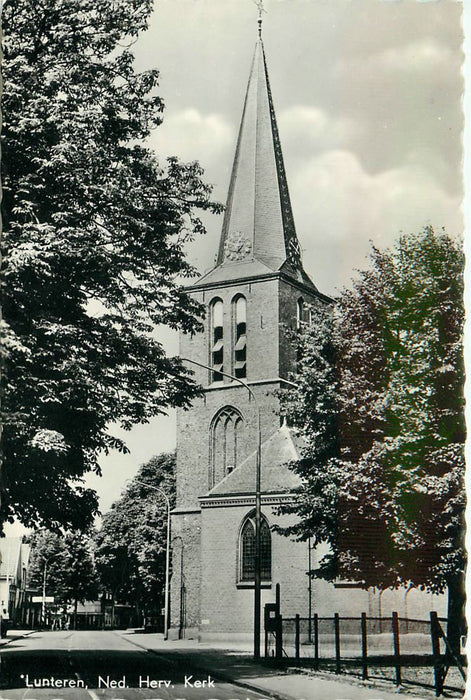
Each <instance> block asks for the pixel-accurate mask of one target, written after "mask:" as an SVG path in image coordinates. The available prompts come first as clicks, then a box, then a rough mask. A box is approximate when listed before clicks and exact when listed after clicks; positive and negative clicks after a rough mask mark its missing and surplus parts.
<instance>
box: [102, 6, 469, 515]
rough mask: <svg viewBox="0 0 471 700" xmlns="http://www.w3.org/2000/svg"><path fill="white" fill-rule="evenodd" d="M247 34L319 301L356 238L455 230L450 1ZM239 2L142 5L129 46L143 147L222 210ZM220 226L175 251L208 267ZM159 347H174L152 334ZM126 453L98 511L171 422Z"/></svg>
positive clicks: (456, 87) (107, 479)
mask: <svg viewBox="0 0 471 700" xmlns="http://www.w3.org/2000/svg"><path fill="white" fill-rule="evenodd" d="M264 4H265V8H266V10H267V12H266V14H264V15H263V40H264V45H265V50H266V55H267V62H268V70H269V75H270V81H271V87H272V92H273V99H274V104H275V110H276V113H277V119H278V126H279V131H280V137H281V143H282V148H283V153H284V158H285V166H286V170H287V175H288V182H289V186H290V194H291V200H292V205H293V211H294V217H295V222H296V228H297V232H298V236H299V239H300V242H301V246H302V249H303V258H304V266H305V268H306V270H307V271H308V272H309V274H310V276H311V277H312V279H313V281H314V282H315V284H316V285H317V286H318V288H319V289H320V290H321V291H322V292H325V293H327V294H335V291H336V289H339V288H340V287H342V286H343V285H344V284H348V282H349V280H350V279H351V277H352V275H353V274H354V270H355V268H362V267H364V266H365V265H366V257H367V255H368V250H369V246H370V240H371V241H373V242H374V243H375V244H377V245H379V246H380V247H381V246H387V245H390V244H391V243H393V242H394V240H395V239H396V238H397V236H398V235H399V233H400V232H401V231H404V232H409V231H417V230H419V229H421V228H422V227H423V226H424V225H426V224H428V223H432V224H433V225H434V226H435V227H437V228H439V227H442V226H445V227H446V229H447V230H448V231H449V232H450V233H454V234H460V233H461V231H462V226H463V225H462V217H461V213H460V202H461V199H462V182H461V157H462V154H461V131H462V116H461V104H460V102H461V94H462V89H463V88H462V78H461V74H460V68H461V64H462V60H463V57H462V53H461V43H462V36H461V29H460V14H461V5H460V4H459V3H456V2H454V1H452V0H441V1H440V2H433V1H428V2H427V1H424V2H419V1H418V0H417V1H416V0H402V1H401V0H383V1H381V0H354V1H351V0H265V3H264ZM256 38H257V9H256V7H255V5H254V2H253V0H158V2H156V9H155V13H154V16H153V19H152V23H151V26H150V29H149V31H148V33H147V34H146V35H144V36H143V37H142V38H141V39H140V40H139V41H138V42H137V43H136V45H135V47H134V50H135V54H136V57H137V65H138V67H139V68H140V69H147V68H157V69H158V70H159V71H160V91H159V92H160V94H161V95H162V96H163V98H164V100H165V104H166V110H165V118H164V124H163V125H162V126H161V127H159V128H158V129H157V130H156V131H155V133H154V135H153V137H152V140H151V145H152V146H153V147H154V148H155V149H156V151H157V152H158V153H159V154H161V155H178V156H180V157H181V158H182V159H185V160H193V159H197V160H199V161H200V163H201V164H202V165H203V167H204V168H205V171H206V180H207V181H209V182H211V183H213V184H214V196H215V198H216V199H218V200H220V201H225V198H226V192H227V187H228V181H229V175H230V169H231V166H232V158H233V152H234V148H235V140H236V136H237V130H238V126H239V120H240V116H241V111H242V102H243V98H244V93H245V88H246V84H247V79H248V74H249V69H250V63H251V59H252V54H253V49H254V44H255V41H256ZM221 224H222V218H221V217H219V218H218V217H213V218H212V219H211V220H208V221H207V227H208V233H207V236H206V237H205V238H204V239H200V240H198V241H197V242H196V243H195V244H193V245H192V246H191V247H190V249H189V251H188V253H189V256H190V258H191V260H192V262H193V263H194V264H195V265H196V266H197V267H198V269H199V270H200V271H201V272H203V271H205V270H207V269H208V268H210V267H211V266H212V263H213V260H214V255H215V253H216V250H217V242H218V237H219V233H220V228H221ZM162 340H163V341H164V342H165V343H166V346H167V347H168V349H169V351H170V352H177V343H176V338H175V336H174V335H172V334H164V335H163V336H162ZM128 440H129V445H130V447H131V449H132V453H131V455H128V456H125V457H123V456H112V457H109V458H107V459H106V460H103V469H104V476H103V478H102V479H101V480H98V479H91V480H90V483H91V484H92V485H93V486H94V487H95V488H97V490H98V491H99V493H100V495H101V497H102V500H101V503H102V510H103V511H106V510H107V509H108V508H109V506H110V504H111V502H112V501H113V500H114V499H115V498H117V497H118V496H119V493H120V490H121V488H122V486H123V482H124V480H125V479H126V478H128V477H130V476H132V475H133V474H134V473H135V471H136V469H137V467H138V466H139V464H141V463H142V462H143V461H145V460H146V459H148V458H149V457H150V456H152V455H153V454H156V453H159V452H161V451H164V450H169V449H172V448H173V446H174V443H175V428H174V417H173V416H170V417H169V418H168V419H159V420H157V421H155V422H153V423H152V424H151V425H150V426H144V427H139V428H137V429H135V430H134V431H133V432H132V434H131V435H130V436H128Z"/></svg>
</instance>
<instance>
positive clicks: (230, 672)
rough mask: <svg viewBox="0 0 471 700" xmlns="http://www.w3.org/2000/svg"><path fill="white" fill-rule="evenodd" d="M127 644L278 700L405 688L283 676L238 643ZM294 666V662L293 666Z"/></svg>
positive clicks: (384, 696)
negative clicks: (172, 658)
mask: <svg viewBox="0 0 471 700" xmlns="http://www.w3.org/2000/svg"><path fill="white" fill-rule="evenodd" d="M117 634H120V635H122V636H123V637H124V638H125V639H126V640H127V641H128V642H131V643H133V644H136V645H137V646H139V647H141V648H143V649H147V650H149V651H152V652H153V653H156V654H159V653H162V654H164V653H166V652H167V653H168V652H170V653H171V655H172V656H173V657H175V663H176V664H178V666H179V667H180V668H182V667H183V668H185V666H188V673H195V670H196V669H197V670H198V671H199V672H200V673H201V674H204V675H208V674H210V675H211V676H212V678H213V679H214V680H216V683H217V681H218V680H219V681H223V682H229V683H233V684H235V685H237V686H239V687H241V688H245V689H248V690H252V691H254V692H259V693H261V694H263V695H270V696H272V697H274V698H276V699H278V700H398V696H399V695H404V694H405V693H404V689H399V690H397V691H396V690H395V689H394V687H393V686H391V685H390V684H388V686H387V688H385V687H384V686H382V687H379V686H372V685H371V684H369V683H362V682H361V681H355V680H354V679H352V678H347V677H344V678H343V679H342V680H337V679H333V678H330V677H327V674H320V673H317V674H315V675H314V674H313V675H310V674H308V673H304V672H303V671H302V670H299V669H296V668H290V669H287V670H286V671H285V672H283V671H280V669H277V668H274V667H272V666H271V665H270V664H269V663H266V664H265V663H263V662H259V663H255V662H254V661H253V660H252V658H251V656H250V651H249V650H248V649H247V647H245V648H244V647H243V646H242V645H237V646H235V648H232V649H228V648H227V646H228V645H227V644H226V645H223V644H206V643H199V642H197V641H195V640H189V639H183V640H178V641H164V640H163V636H162V635H161V634H143V633H139V632H137V633H136V632H130V631H126V632H117ZM293 666H294V662H293ZM407 695H408V696H409V697H410V698H411V699H412V698H431V697H433V696H434V694H433V692H432V693H431V692H427V691H424V693H423V694H422V695H421V694H420V691H418V692H417V693H414V694H412V693H409V692H407Z"/></svg>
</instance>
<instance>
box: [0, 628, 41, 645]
mask: <svg viewBox="0 0 471 700" xmlns="http://www.w3.org/2000/svg"><path fill="white" fill-rule="evenodd" d="M33 632H35V630H15V629H13V630H8V632H7V636H6V637H3V639H0V649H1V648H2V647H4V646H6V645H7V644H11V642H14V641H15V639H22V638H23V637H28V636H29V635H30V634H33Z"/></svg>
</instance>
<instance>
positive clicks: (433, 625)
mask: <svg viewBox="0 0 471 700" xmlns="http://www.w3.org/2000/svg"><path fill="white" fill-rule="evenodd" d="M430 636H431V638H432V654H433V675H434V679H435V695H436V697H437V698H438V697H439V695H441V694H442V693H443V680H442V667H441V660H440V633H439V630H438V615H437V613H436V612H434V611H432V612H431V613H430Z"/></svg>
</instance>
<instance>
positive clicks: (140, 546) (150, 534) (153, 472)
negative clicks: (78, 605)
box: [95, 454, 175, 616]
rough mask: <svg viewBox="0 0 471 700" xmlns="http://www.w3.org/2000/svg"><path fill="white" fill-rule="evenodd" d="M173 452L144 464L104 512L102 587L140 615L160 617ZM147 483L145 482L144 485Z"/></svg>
mask: <svg viewBox="0 0 471 700" xmlns="http://www.w3.org/2000/svg"><path fill="white" fill-rule="evenodd" d="M174 472H175V455H174V454H161V455H158V456H156V457H153V458H152V459H151V460H149V461H148V462H146V464H143V465H142V466H141V467H140V469H139V471H138V473H137V475H136V477H135V478H134V479H133V480H131V482H130V483H129V485H128V486H127V487H126V489H125V491H124V493H123V495H122V496H121V498H120V499H119V500H118V501H116V502H115V503H113V505H112V507H111V510H110V511H108V513H105V515H104V516H103V523H102V527H101V530H100V531H99V532H98V533H97V536H96V540H95V541H96V550H95V562H96V567H97V571H98V573H99V576H100V581H101V585H102V587H103V588H104V589H105V590H107V591H109V592H110V593H111V595H112V598H113V600H114V601H115V602H118V603H125V604H129V605H135V606H136V607H137V611H138V613H139V614H140V615H141V616H145V615H149V616H150V615H154V616H155V615H159V614H160V610H161V608H162V607H163V602H164V583H165V554H166V540H167V505H166V500H165V497H164V496H162V495H161V494H160V493H159V492H158V491H156V490H155V488H153V487H158V488H160V489H162V491H163V492H164V493H165V494H166V495H167V496H168V498H169V499H170V504H171V506H172V507H173V505H174V502H175V473H174ZM147 484H149V486H146V485H147Z"/></svg>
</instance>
